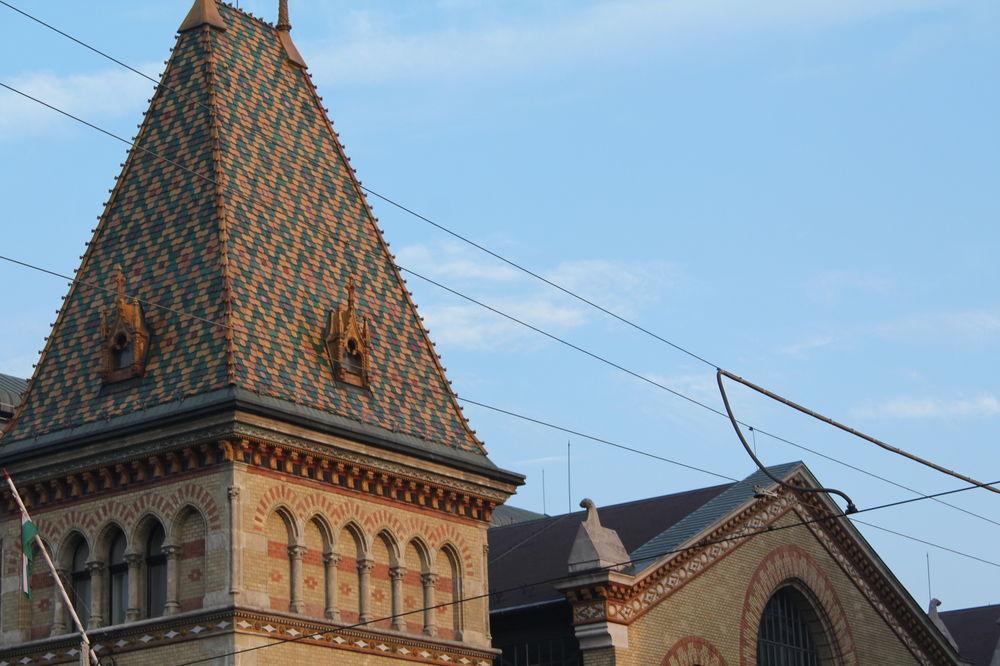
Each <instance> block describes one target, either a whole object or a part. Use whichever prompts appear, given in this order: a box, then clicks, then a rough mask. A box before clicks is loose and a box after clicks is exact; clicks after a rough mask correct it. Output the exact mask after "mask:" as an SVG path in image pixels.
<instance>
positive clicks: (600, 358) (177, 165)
mask: <svg viewBox="0 0 1000 666" xmlns="http://www.w3.org/2000/svg"><path fill="white" fill-rule="evenodd" d="M0 87H3V88H6V89H7V90H10V91H11V92H14V93H16V94H18V95H21V96H22V97H25V98H26V99H29V100H31V101H33V102H36V103H37V104H40V105H42V106H44V107H46V108H48V109H50V110H52V111H54V112H56V113H59V114H61V115H63V116H65V117H67V118H70V119H71V120H73V121H75V122H78V123H81V124H83V125H84V126H86V127H89V128H91V129H93V130H95V131H97V132H100V133H101V134H104V135H106V136H108V137H110V138H113V139H115V140H117V141H120V142H122V143H124V144H126V145H127V146H130V147H131V148H135V149H137V150H140V151H142V152H143V153H145V154H148V155H150V156H151V157H153V158H155V159H159V160H162V161H164V162H166V163H168V164H170V165H171V166H173V167H175V168H177V169H180V170H182V171H184V172H186V173H190V174H192V175H193V176H195V177H197V178H199V179H202V180H204V181H206V182H208V183H210V184H212V185H214V186H216V187H219V183H218V182H217V181H215V180H214V179H213V178H211V177H209V176H205V175H203V174H200V173H198V172H197V171H194V170H192V169H189V168H188V167H185V166H184V165H182V164H180V163H178V162H176V161H174V160H171V159H168V158H166V157H163V156H161V155H159V154H158V153H157V152H156V151H153V150H149V149H147V148H144V147H142V146H139V145H138V144H137V143H136V142H134V141H130V140H128V139H125V138H123V137H121V136H119V135H117V134H115V133H113V132H111V131H109V130H106V129H104V128H102V127H100V126H98V125H96V124H94V123H91V122H89V121H86V120H84V119H82V118H80V117H78V116H76V115H73V114H72V113H69V112H67V111H65V110H63V109H61V108H59V107H57V106H54V105H52V104H49V103H48V102H45V101H44V100H41V99H39V98H37V97H35V96H32V95H30V94H28V93H25V92H23V91H21V90H19V89H17V88H15V87H13V86H10V85H8V84H6V83H3V82H0ZM229 194H232V195H233V196H237V197H240V198H242V199H244V200H245V201H248V202H250V203H251V204H255V205H256V204H258V203H259V202H257V201H256V200H255V199H252V198H250V197H248V196H247V195H245V194H243V193H241V192H235V193H234V192H229ZM265 207H266V206H265ZM271 209H272V210H273V211H274V212H277V210H276V209H274V208H273V207H271ZM237 222H238V220H237ZM396 268H397V269H398V270H403V271H406V272H408V273H410V274H411V275H414V276H415V277H418V278H420V279H422V280H425V281H427V282H429V283H430V284H433V285H435V286H438V287H439V288H441V289H444V290H446V291H448V292H450V293H452V294H454V295H456V296H459V297H461V298H463V299H465V300H468V301H469V302H471V303H474V304H476V305H478V306H480V307H483V308H485V309H487V310H490V311H492V312H494V313H495V314H498V315H500V316H503V317H505V318H507V319H509V320H511V321H513V322H515V323H517V324H519V325H521V326H524V327H527V328H529V329H531V330H533V331H535V332H537V333H539V334H540V335H543V336H545V337H548V338H550V339H552V340H554V341H557V342H559V343H561V344H563V345H565V346H567V347H569V348H571V349H574V350H576V351H578V352H580V353H583V354H585V355H587V356H589V357H591V358H593V359H595V360H597V361H600V362H602V363H604V364H606V365H608V366H610V367H612V368H615V369H617V370H619V371H622V372H624V373H626V374H629V375H631V376H633V377H634V378H636V379H639V380H640V381H643V382H646V383H648V384H650V385H652V386H655V387H657V388H660V389H661V390H664V391H667V392H668V393H671V394H672V395H674V396H676V397H678V398H681V399H683V400H686V401H688V402H690V403H692V404H695V405H698V406H699V407H702V408H703V409H705V410H707V411H710V412H712V413H714V414H716V415H717V416H720V417H723V418H728V416H727V415H726V414H724V413H723V412H722V411H720V410H718V409H716V408H715V407H712V406H710V405H708V404H706V403H704V402H702V401H699V400H697V399H695V398H693V397H691V396H688V395H686V394H684V393H682V392H680V391H677V390H676V389H673V388H671V387H669V386H666V385H665V384H662V383H660V382H657V381H655V380H653V379H651V378H649V377H646V376H645V375H643V374H641V373H639V372H636V371H633V370H630V369H628V368H626V367H624V366H622V365H620V364H618V363H615V362H614V361H611V360H609V359H607V358H604V357H603V356H601V355H599V354H596V353H594V352H591V351H589V350H587V349H584V348H583V347H580V346H578V345H576V344H574V343H571V342H569V341H567V340H564V339H562V338H560V337H558V336H556V335H553V334H551V333H548V332H547V331H544V330H542V329H540V328H538V327H536V326H533V325H531V324H528V323H527V322H525V321H523V320H521V319H518V318H516V317H514V316H512V315H509V314H507V313H505V312H502V311H500V310H498V309H496V308H494V307H492V306H489V305H487V304H485V303H483V302H481V301H479V300H477V299H475V298H472V297H470V296H467V295H465V294H463V293H461V292H458V291H456V290H454V289H452V288H450V287H448V286H446V285H443V284H441V283H439V282H437V281H435V280H432V279H430V278H428V277H425V276H423V275H421V274H419V273H416V272H414V271H412V270H410V269H406V268H404V267H402V266H396ZM217 325H218V324H217ZM739 423H740V424H741V425H744V426H746V427H753V428H754V429H755V430H756V431H758V432H760V433H762V434H764V435H766V436H768V437H771V438H772V439H775V440H777V441H780V442H783V443H785V444H789V445H791V446H794V447H796V448H798V449H801V450H803V451H808V452H810V453H812V454H814V455H817V456H820V457H822V458H824V459H826V460H829V461H831V462H835V463H837V464H840V465H842V466H844V467H847V468H849V469H853V470H855V471H858V472H860V473H862V474H865V475H866V476H869V477H871V478H875V479H879V480H881V481H884V482H887V483H889V484H891V485H894V486H896V487H898V488H902V489H904V490H908V491H909V492H912V493H914V494H916V495H921V494H922V493H921V492H920V491H918V490H916V489H914V488H911V487H909V486H906V485H904V484H901V483H898V482H896V481H891V480H889V479H887V478H886V477H883V476H881V475H878V474H875V473H874V472H870V471H868V470H865V469H863V468H861V467H858V466H856V465H852V464H851V463H847V462H845V461H843V460H839V459H837V458H834V457H833V456H829V455H827V454H824V453H821V452H819V451H816V450H814V449H812V448H810V447H807V446H804V445H802V444H798V443H796V442H793V441H791V440H789V439H787V438H784V437H781V436H779V435H776V434H774V433H771V432H769V431H767V430H763V429H761V428H759V427H756V426H752V425H751V424H747V423H744V422H742V421H740V422H739ZM945 504H946V505H947V506H950V507H951V508H953V509H956V510H958V511H961V512H963V513H966V514H967V515H971V516H975V517H977V518H980V519H982V520H985V521H986V522H990V523H992V524H994V525H1000V523H998V522H997V521H994V520H992V519H990V518H986V517H984V516H981V515H980V514H977V513H974V512H972V511H969V510H967V509H963V508H961V507H957V506H954V505H951V504H947V503H945Z"/></svg>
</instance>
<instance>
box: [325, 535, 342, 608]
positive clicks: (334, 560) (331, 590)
mask: <svg viewBox="0 0 1000 666" xmlns="http://www.w3.org/2000/svg"><path fill="white" fill-rule="evenodd" d="M338 564H340V555H338V554H336V553H334V552H329V553H323V566H324V567H326V571H325V575H324V577H323V580H324V581H325V583H326V587H325V590H326V593H325V595H324V597H325V601H326V609H325V610H324V612H323V617H325V618H326V619H328V620H333V621H334V622H340V611H339V610H338V609H337V565H338Z"/></svg>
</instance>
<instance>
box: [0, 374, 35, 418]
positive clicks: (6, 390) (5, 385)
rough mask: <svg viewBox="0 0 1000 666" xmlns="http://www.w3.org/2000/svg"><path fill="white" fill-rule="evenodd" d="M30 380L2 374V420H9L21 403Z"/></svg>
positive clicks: (0, 397) (0, 384)
mask: <svg viewBox="0 0 1000 666" xmlns="http://www.w3.org/2000/svg"><path fill="white" fill-rule="evenodd" d="M26 388H28V380H27V379H21V378H20V377H13V376H11V375H5V374H3V373H2V372H0V418H9V417H10V416H11V415H12V414H13V413H14V410H15V409H16V408H17V405H18V403H19V402H21V395H22V394H23V393H24V390H25V389H26Z"/></svg>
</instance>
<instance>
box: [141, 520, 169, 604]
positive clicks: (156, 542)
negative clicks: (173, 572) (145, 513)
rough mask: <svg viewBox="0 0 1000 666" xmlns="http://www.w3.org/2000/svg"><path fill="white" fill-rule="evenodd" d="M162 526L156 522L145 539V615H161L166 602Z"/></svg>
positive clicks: (165, 561)
mask: <svg viewBox="0 0 1000 666" xmlns="http://www.w3.org/2000/svg"><path fill="white" fill-rule="evenodd" d="M164 537H165V534H164V533H163V526H162V525H160V524H157V525H156V526H155V527H153V529H152V530H151V531H150V533H149V537H148V538H147V539H146V617H159V616H161V615H163V611H164V608H165V607H166V604H167V555H166V553H164V552H163V539H164Z"/></svg>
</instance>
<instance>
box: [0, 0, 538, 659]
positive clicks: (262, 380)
mask: <svg viewBox="0 0 1000 666" xmlns="http://www.w3.org/2000/svg"><path fill="white" fill-rule="evenodd" d="M280 5H281V11H280V12H279V20H278V23H277V25H276V26H272V25H270V24H267V23H265V22H263V21H261V20H259V19H257V18H254V17H252V16H250V15H249V14H246V13H244V12H242V11H240V10H238V9H236V8H234V7H232V6H229V5H226V4H223V3H217V2H216V1H215V0H197V1H196V2H195V3H194V6H193V7H192V8H191V10H190V12H189V13H188V15H187V17H186V18H185V20H184V21H183V23H182V24H181V27H180V29H179V34H178V37H177V43H176V45H175V47H174V49H173V50H172V54H171V57H170V60H169V61H168V63H167V66H166V70H165V71H164V73H163V78H162V85H161V86H159V87H158V88H157V91H156V93H155V95H154V97H153V99H152V101H151V103H150V106H149V109H148V111H147V112H146V114H145V116H144V120H143V123H142V125H141V128H140V130H139V133H138V135H137V137H136V139H135V147H134V148H133V149H132V150H131V151H130V152H129V155H128V158H127V160H126V162H125V165H124V168H123V170H122V172H121V175H120V176H119V177H118V179H117V181H116V185H115V187H114V189H113V191H112V194H111V197H110V198H109V200H108V202H107V203H106V205H105V209H104V212H103V214H102V216H101V218H100V222H99V224H98V226H97V228H96V229H95V231H94V236H93V239H92V240H91V242H90V243H89V245H88V247H87V251H86V253H85V255H84V257H83V260H82V263H81V265H80V268H79V270H78V272H77V275H76V277H77V280H76V281H75V282H74V284H73V285H72V286H71V288H70V290H69V293H68V295H67V297H66V299H65V301H64V303H63V307H62V308H61V310H60V312H59V315H58V317H57V319H56V322H55V324H54V326H53V329H52V332H51V335H50V336H49V338H48V339H47V342H46V345H45V349H44V350H43V352H42V355H41V357H40V359H39V362H38V364H37V367H36V370H35V373H34V376H33V377H32V379H31V381H30V383H29V385H28V388H27V390H26V392H25V395H24V398H23V400H22V402H21V404H20V406H19V407H18V409H17V411H16V413H15V415H14V417H13V418H12V419H11V420H10V422H9V423H7V424H6V429H5V432H4V435H3V437H2V439H0V459H2V463H3V464H4V465H6V466H7V467H8V468H9V469H10V471H11V473H12V475H13V476H14V478H15V480H16V481H17V482H18V484H19V487H20V489H21V494H22V496H23V499H24V501H25V503H26V504H27V506H28V509H29V510H30V511H31V512H32V515H33V517H34V519H35V521H36V523H37V524H38V526H39V530H40V534H41V535H42V537H43V538H44V540H45V541H46V543H47V544H48V546H49V548H50V550H51V551H52V553H53V557H54V559H55V562H56V566H57V568H58V569H59V572H60V577H61V578H63V580H64V582H65V584H66V586H67V587H68V588H69V589H70V590H71V594H72V595H73V597H74V600H75V605H76V606H77V607H78V609H79V610H80V611H81V613H82V614H83V615H85V616H86V617H87V624H88V631H89V632H90V633H91V635H92V640H93V642H94V643H95V645H96V646H97V647H98V648H99V649H98V654H100V655H102V656H104V655H114V659H115V663H117V664H119V665H122V666H124V665H126V664H159V663H163V664H180V663H186V662H193V661H197V660H205V661H204V662H203V663H229V664H242V663H254V664H264V663H268V664H272V663H286V662H287V663H292V662H293V661H295V662H301V661H303V660H307V659H308V660H314V661H316V660H323V661H324V662H325V661H328V660H331V659H334V660H335V661H336V663H338V664H341V663H342V664H361V663H365V664H382V663H386V664H389V663H397V662H399V663H404V662H405V663H414V662H417V663H421V662H422V663H439V664H440V663H461V664H480V665H482V664H489V663H492V658H493V655H494V654H495V652H494V651H493V650H491V648H490V632H489V612H488V604H487V601H486V599H484V598H480V599H477V600H474V601H471V602H469V603H464V604H455V605H442V606H438V607H437V608H434V609H432V610H426V611H425V610H421V609H423V608H424V607H427V606H436V605H439V604H447V602H450V601H452V600H454V599H458V598H461V597H470V596H471V597H475V596H477V595H480V594H482V593H484V592H485V591H486V589H487V564H486V563H487V559H486V529H487V526H488V524H489V520H490V516H491V511H492V509H493V508H494V507H495V506H497V505H498V504H500V503H502V502H504V501H505V500H506V499H507V497H509V496H510V494H511V493H513V492H514V490H515V488H516V487H517V485H519V484H520V483H521V482H522V477H521V476H519V475H517V474H514V473H511V472H508V471H505V470H502V469H499V468H498V467H496V466H495V465H494V464H493V463H491V462H490V460H489V458H488V457H487V455H486V451H485V449H484V448H483V445H482V443H481V442H480V441H479V440H478V439H477V438H476V436H475V434H474V432H473V431H472V430H471V429H470V428H469V426H468V423H467V421H466V419H465V418H464V417H463V416H462V413H461V410H460V408H459V406H458V403H457V401H456V399H455V396H454V394H453V393H452V391H451V389H450V388H449V383H448V381H447V379H446V378H445V376H444V369H443V367H442V366H441V363H440V359H439V357H438V356H437V354H436V353H435V351H434V348H433V345H432V343H431V342H430V339H429V337H428V334H427V331H426V330H425V329H424V328H423V326H422V324H421V319H420V317H419V315H418V314H417V312H416V308H415V305H414V304H413V302H412V300H411V298H410V295H409V293H408V292H407V290H406V288H405V285H404V283H403V280H402V279H401V277H400V275H399V272H398V270H397V269H396V267H395V265H394V264H393V261H392V257H391V255H390V254H389V251H388V246H387V244H386V242H385V241H384V240H383V238H382V235H381V232H380V230H379V229H378V227H377V224H376V220H375V218H374V217H373V215H372V212H371V210H370V208H369V207H368V204H367V202H366V201H365V198H364V195H363V193H362V190H361V188H360V186H359V184H358V182H357V180H356V179H355V176H354V173H353V171H352V169H351V168H350V167H349V165H348V162H347V158H346V156H345V155H344V151H343V148H342V147H341V145H340V143H339V141H338V139H337V135H336V133H335V132H334V131H333V127H332V125H331V124H330V122H329V120H328V119H327V116H326V113H325V110H324V109H323V106H322V102H321V98H320V97H319V96H318V95H317V93H316V90H315V88H314V87H313V85H312V83H311V80H310V77H309V74H308V72H307V70H306V68H305V64H304V62H303V60H302V57H301V55H300V54H299V52H298V51H297V50H296V48H295V45H294V44H293V43H292V41H291V37H290V27H291V26H290V24H289V21H288V13H287V7H286V6H285V3H284V2H281V3H280ZM8 500H10V498H9V497H8ZM7 506H8V513H7V514H6V517H5V521H4V523H3V525H2V533H0V534H2V539H3V541H2V545H3V556H2V567H3V569H2V575H3V586H2V589H3V593H2V597H0V638H2V647H0V662H4V663H19V662H22V663H47V664H56V663H67V662H72V661H75V660H77V659H78V648H79V642H78V640H76V639H75V638H74V637H73V635H72V634H71V633H69V632H70V631H71V625H69V624H68V620H67V614H66V609H64V608H63V605H62V602H61V600H60V599H59V597H58V595H57V594H55V593H54V591H55V588H54V585H53V581H52V580H51V577H50V576H49V574H48V573H47V572H45V571H43V570H42V567H36V570H35V576H34V579H33V588H34V592H33V595H32V598H31V599H30V600H29V599H25V598H24V596H23V595H22V593H21V591H20V588H19V584H18V562H19V552H18V547H17V544H18V542H19V541H18V523H17V516H16V512H14V511H13V506H12V502H11V501H8V505H7ZM351 625H360V626H354V627H351ZM276 640H281V641H287V642H285V643H283V644H282V645H280V646H273V647H266V648H265V647H264V646H266V645H268V644H271V643H275V642H276ZM249 648H262V649H257V650H256V651H249V652H239V651H240V650H247V649H249ZM232 653H236V654H232ZM223 655H227V656H223ZM23 660H28V661H23Z"/></svg>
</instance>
